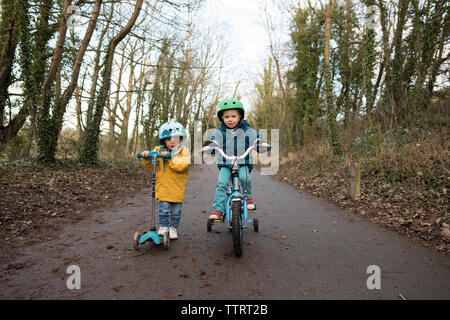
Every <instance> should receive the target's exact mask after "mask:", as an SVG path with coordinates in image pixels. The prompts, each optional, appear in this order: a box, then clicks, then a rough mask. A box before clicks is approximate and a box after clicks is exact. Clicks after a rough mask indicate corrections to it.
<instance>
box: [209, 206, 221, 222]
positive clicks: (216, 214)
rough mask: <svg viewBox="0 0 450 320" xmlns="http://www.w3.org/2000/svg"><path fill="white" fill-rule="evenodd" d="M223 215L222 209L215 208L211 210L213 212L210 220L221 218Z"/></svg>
mask: <svg viewBox="0 0 450 320" xmlns="http://www.w3.org/2000/svg"><path fill="white" fill-rule="evenodd" d="M222 217H223V212H222V211H220V210H217V209H216V210H214V211H213V212H211V214H210V215H209V219H210V220H219V219H222Z"/></svg>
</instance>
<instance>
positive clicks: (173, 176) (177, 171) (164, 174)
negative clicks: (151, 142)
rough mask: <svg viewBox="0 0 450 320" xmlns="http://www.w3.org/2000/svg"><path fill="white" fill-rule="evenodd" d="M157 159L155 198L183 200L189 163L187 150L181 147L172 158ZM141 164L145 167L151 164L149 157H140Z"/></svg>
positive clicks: (169, 200)
mask: <svg viewBox="0 0 450 320" xmlns="http://www.w3.org/2000/svg"><path fill="white" fill-rule="evenodd" d="M154 150H157V151H158V152H159V147H155V149H154ZM157 159H158V169H157V171H156V188H155V192H156V194H155V198H156V199H158V200H159V201H168V202H184V195H185V192H186V186H187V180H188V173H189V164H190V163H191V155H190V152H189V150H188V149H187V148H185V147H183V148H182V149H181V150H180V152H179V153H177V154H176V155H175V156H172V159H169V160H167V159H162V158H157ZM142 164H143V165H144V167H146V168H152V166H153V165H152V160H151V159H145V158H142Z"/></svg>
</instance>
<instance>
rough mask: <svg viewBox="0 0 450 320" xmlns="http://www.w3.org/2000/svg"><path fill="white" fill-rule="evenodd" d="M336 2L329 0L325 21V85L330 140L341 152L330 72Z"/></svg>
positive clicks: (334, 149) (337, 153) (336, 149)
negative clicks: (332, 24)
mask: <svg viewBox="0 0 450 320" xmlns="http://www.w3.org/2000/svg"><path fill="white" fill-rule="evenodd" d="M333 9H334V3H333V0H329V2H328V8H327V16H326V21H325V65H324V68H325V87H326V89H325V90H326V101H327V124H328V139H329V141H330V145H331V148H332V149H333V154H335V155H340V154H341V145H340V143H339V140H338V136H337V128H336V113H335V103H334V97H333V83H332V80H331V72H330V38H331V18H332V15H333Z"/></svg>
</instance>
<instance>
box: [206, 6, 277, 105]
mask: <svg viewBox="0 0 450 320" xmlns="http://www.w3.org/2000/svg"><path fill="white" fill-rule="evenodd" d="M265 2H266V1H262V0H207V1H206V2H205V4H204V5H203V7H202V8H201V10H200V12H199V15H198V19H199V20H198V21H199V22H200V25H204V26H212V27H213V30H214V33H215V35H216V39H217V40H218V41H223V42H224V43H225V44H226V45H227V46H226V51H225V53H226V54H225V63H226V64H225V66H224V69H223V71H222V79H223V82H224V90H223V91H224V94H225V95H229V96H230V97H231V96H232V94H233V92H234V89H235V86H236V84H237V82H238V81H239V80H241V82H240V83H239V88H238V93H239V94H240V95H241V96H242V101H243V103H244V105H247V106H249V105H250V103H251V100H252V97H251V95H252V92H253V90H254V84H255V81H256V80H257V78H258V73H262V71H263V68H264V65H265V63H266V62H267V59H268V57H269V42H268V36H267V32H266V30H265V26H264V21H265V20H264V19H265V18H264V11H263V6H264V3H265ZM269 3H270V2H269ZM278 20H279V19H277V21H278Z"/></svg>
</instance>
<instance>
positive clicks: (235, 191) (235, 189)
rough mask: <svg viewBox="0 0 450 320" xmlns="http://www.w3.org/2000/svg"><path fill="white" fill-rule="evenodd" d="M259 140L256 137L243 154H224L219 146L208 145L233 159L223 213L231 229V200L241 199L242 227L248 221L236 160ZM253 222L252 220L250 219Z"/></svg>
mask: <svg viewBox="0 0 450 320" xmlns="http://www.w3.org/2000/svg"><path fill="white" fill-rule="evenodd" d="M259 141H260V139H256V140H255V142H254V143H253V145H251V146H250V147H249V148H248V149H247V150H246V151H245V153H244V154H243V155H241V156H228V155H226V154H225V153H224V152H223V150H222V149H221V148H220V147H210V148H211V149H215V150H217V151H218V152H219V153H220V154H221V155H222V156H223V157H224V158H226V159H228V160H231V161H233V167H232V169H231V177H230V180H231V181H232V190H231V194H230V195H229V196H228V198H227V203H226V206H225V208H226V215H225V219H226V222H227V226H228V228H229V229H231V218H232V217H231V202H232V201H242V207H243V210H242V217H241V222H242V224H243V227H244V228H245V227H246V223H247V222H248V212H247V211H248V210H247V194H246V191H244V194H242V193H241V192H240V185H241V182H240V180H239V165H238V164H237V161H238V160H241V159H245V157H246V156H247V155H248V154H249V153H250V151H252V150H253V149H255V148H256V145H257V144H258V142H259ZM211 142H212V143H215V144H216V145H218V143H217V142H216V141H211ZM252 223H253V220H252Z"/></svg>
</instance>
